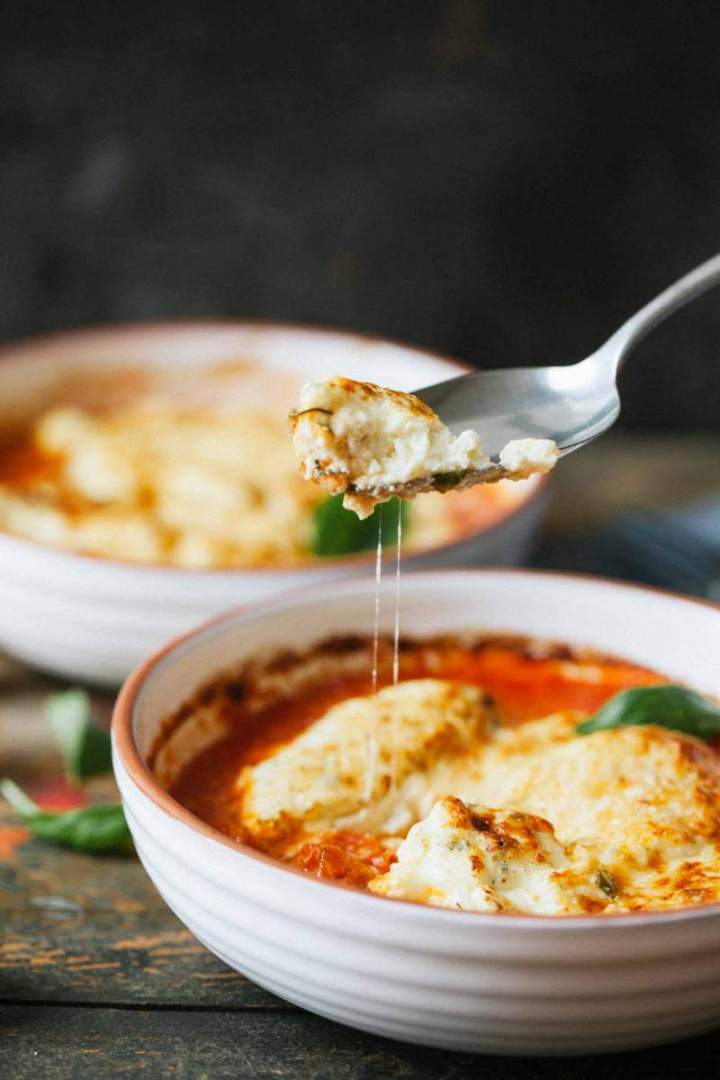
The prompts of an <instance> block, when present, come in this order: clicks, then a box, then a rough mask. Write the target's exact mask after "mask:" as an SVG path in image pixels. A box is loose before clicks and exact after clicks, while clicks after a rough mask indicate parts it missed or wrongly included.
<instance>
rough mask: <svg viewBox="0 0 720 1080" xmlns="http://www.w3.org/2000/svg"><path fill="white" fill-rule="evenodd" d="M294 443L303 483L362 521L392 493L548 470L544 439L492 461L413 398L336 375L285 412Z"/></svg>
mask: <svg viewBox="0 0 720 1080" xmlns="http://www.w3.org/2000/svg"><path fill="white" fill-rule="evenodd" d="M290 425H291V428H292V436H293V445H294V448H295V453H296V455H297V457H298V459H299V462H300V471H301V473H302V475H303V476H304V477H305V479H306V480H313V481H314V482H315V483H317V484H319V485H320V486H321V487H324V488H325V489H326V491H330V492H332V493H333V494H340V493H342V494H344V496H345V498H344V499H343V506H345V507H346V508H347V509H348V510H354V511H355V513H356V514H357V515H358V517H361V518H365V517H369V515H370V514H371V513H372V512H373V510H374V508H375V506H376V505H377V504H378V503H382V502H387V500H388V499H391V498H393V496H396V495H397V496H400V497H401V498H404V499H407V498H413V497H414V496H415V495H419V494H420V493H421V492H426V491H449V490H450V489H452V488H464V487H471V486H472V485H473V484H479V483H488V482H491V481H494V480H503V479H512V480H519V479H524V478H525V477H527V476H531V475H532V474H533V473H541V472H549V470H550V469H552V468H553V466H554V465H555V462H556V461H557V458H558V450H557V446H556V445H555V443H554V442H552V441H551V440H549V439H516V440H513V442H510V443H508V444H507V446H506V447H504V449H503V450H502V452H501V454H500V458H499V463H497V462H493V461H491V459H490V458H489V457H488V456H487V454H486V453H485V451H484V450H483V447H482V443H481V442H480V437H479V435H478V434H477V432H475V431H463V432H462V433H461V434H460V435H457V436H455V435H453V434H452V432H451V431H450V430H449V428H447V427H446V426H445V424H443V422H442V420H441V419H440V417H439V416H438V415H437V414H436V413H434V412H433V410H432V409H431V408H430V407H429V406H428V405H426V404H425V402H424V401H421V400H420V398H418V397H416V396H415V395H414V394H407V393H403V392H402V391H400V390H388V389H386V388H385V387H382V386H376V385H374V384H373V383H366V382H357V381H356V380H354V379H346V378H344V377H343V376H340V375H338V376H335V377H334V378H332V379H328V380H327V381H326V382H313V383H306V385H305V386H304V387H303V388H302V391H301V393H300V402H299V406H298V408H297V409H294V410H293V411H292V412H291V413H290Z"/></svg>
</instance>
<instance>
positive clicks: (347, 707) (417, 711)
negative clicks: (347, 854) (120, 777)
mask: <svg viewBox="0 0 720 1080" xmlns="http://www.w3.org/2000/svg"><path fill="white" fill-rule="evenodd" d="M493 723H494V714H493V711H492V709H491V708H490V707H489V706H488V702H487V699H486V697H485V696H484V695H483V693H482V692H481V691H480V690H478V689H477V688H476V687H471V686H463V685H461V684H458V683H451V682H443V681H441V680H439V679H416V680H413V681H411V682H404V683H400V684H398V685H397V686H392V687H387V688H386V689H385V690H381V691H380V692H379V693H377V694H375V695H372V696H371V697H364V698H352V699H350V700H348V701H344V702H342V703H341V704H340V705H336V706H334V707H333V708H332V709H330V710H329V712H327V713H326V715H325V716H324V717H323V718H322V719H321V720H319V721H317V722H316V723H315V724H313V726H312V727H310V728H309V729H308V730H307V731H306V732H304V733H303V734H302V735H300V736H299V737H298V738H296V739H295V740H294V741H293V742H292V743H290V745H288V746H287V747H285V748H284V749H282V750H281V751H280V752H279V753H277V754H276V755H275V756H274V757H271V758H269V759H267V760H266V761H263V762H261V764H259V765H256V766H255V767H253V768H250V769H246V770H244V771H243V773H242V774H241V776H240V778H239V781H238V784H239V786H240V788H241V789H242V790H243V791H244V797H243V803H242V824H243V825H244V827H245V828H246V829H247V830H248V831H249V832H250V834H251V836H253V837H254V838H255V840H256V841H257V842H260V843H262V844H267V843H268V842H271V841H273V840H277V839H278V838H279V837H281V836H285V835H292V834H293V833H294V832H296V831H297V829H298V828H299V827H300V826H305V827H306V828H308V829H311V830H312V829H315V830H322V829H327V828H329V827H331V828H338V829H343V828H345V829H346V828H354V829H359V830H362V831H364V832H373V833H381V834H395V833H401V834H402V833H404V832H406V831H407V829H408V828H409V827H410V825H412V824H413V822H414V821H417V820H418V818H419V817H421V816H423V815H424V814H425V813H427V812H428V810H429V809H430V807H431V806H432V802H433V799H434V798H435V796H436V795H437V794H439V793H441V792H442V791H444V790H445V789H446V785H447V783H452V779H453V776H452V773H453V768H454V767H458V763H462V762H463V761H464V760H465V759H466V758H467V754H468V752H469V751H470V749H471V748H472V747H477V746H478V745H480V744H482V743H483V742H484V741H485V740H486V739H487V738H489V737H490V734H491V730H492V726H493ZM459 767H462V766H461V764H460V766H459Z"/></svg>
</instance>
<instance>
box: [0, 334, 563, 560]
mask: <svg viewBox="0 0 720 1080" xmlns="http://www.w3.org/2000/svg"><path fill="white" fill-rule="evenodd" d="M203 330H209V331H215V330H228V331H229V330H237V331H238V332H242V331H243V330H254V331H259V332H261V333H262V332H263V331H270V332H275V331H279V332H280V333H287V334H309V335H312V336H317V337H325V338H340V339H341V340H346V341H348V342H352V341H358V340H359V341H363V342H366V343H367V344H370V345H376V346H390V347H391V348H395V349H399V350H401V351H403V352H406V353H415V354H416V355H419V356H422V357H425V358H426V359H428V360H433V361H436V362H438V363H440V364H442V365H443V366H448V367H450V368H453V369H455V372H456V373H457V372H459V371H465V372H466V373H468V374H469V373H471V372H473V371H474V370H475V368H473V367H471V366H470V365H469V364H467V363H465V362H464V361H462V360H455V359H453V357H451V356H446V355H445V354H444V353H439V352H434V351H433V350H431V349H424V348H420V347H416V346H414V345H410V344H407V343H406V342H403V341H397V340H394V339H393V338H387V337H383V336H382V335H378V334H372V333H366V332H364V331H361V330H360V331H357V330H343V329H338V330H336V329H334V328H333V327H329V326H321V325H318V326H316V325H314V324H312V323H299V322H298V323H295V322H275V321H273V320H272V319H178V320H172V319H162V320H153V319H150V320H148V321H143V320H140V321H138V322H128V323H107V324H99V325H97V326H85V327H80V328H78V329H76V330H57V331H50V332H49V333H45V334H31V335H29V336H28V337H25V338H19V339H18V340H17V341H13V342H7V343H6V344H3V345H0V365H8V366H11V365H12V364H13V362H17V363H22V364H27V363H32V360H33V357H32V355H29V354H31V352H32V349H33V348H34V347H36V346H39V347H41V348H47V347H48V346H53V345H54V344H55V343H57V344H58V345H62V343H63V342H64V341H67V342H68V344H69V343H71V342H72V341H73V340H77V339H82V340H85V341H92V339H93V338H98V339H107V338H122V337H124V336H125V335H127V334H128V333H130V334H133V333H142V334H148V335H150V336H155V335H157V336H162V335H164V334H167V333H171V332H179V333H183V332H188V331H200V332H202V331H203ZM117 364H118V365H119V366H130V364H131V361H130V360H129V359H128V360H125V361H121V360H119V359H118V360H117ZM532 479H533V484H532V486H530V487H528V488H527V489H526V491H525V492H524V493H523V494H522V495H521V497H520V498H519V499H518V500H517V502H516V503H514V504H510V505H508V506H507V507H503V508H501V510H500V511H499V513H498V516H497V518H496V519H495V520H493V521H492V522H491V523H490V524H488V525H484V526H478V527H473V528H469V529H468V530H467V531H465V532H463V533H461V534H460V535H459V536H457V537H456V538H455V539H453V540H448V541H443V542H442V543H440V544H428V545H426V546H424V547H419V548H417V549H416V550H415V551H412V552H408V553H407V558H408V559H415V558H424V557H428V556H435V555H438V556H442V555H443V554H444V553H446V552H448V551H452V550H453V549H455V548H457V547H459V546H460V545H462V544H465V543H468V542H470V541H471V540H473V539H474V538H476V537H479V536H492V534H493V533H494V532H495V531H497V530H498V529H501V528H503V527H504V526H505V525H506V524H507V522H508V521H510V520H511V519H512V518H514V517H515V516H516V515H517V514H520V513H522V512H523V511H524V510H525V509H526V508H527V507H529V506H531V505H533V504H535V503H537V502H538V500H540V499H541V498H542V497H543V496H544V494H545V492H546V490H547V487H548V484H549V483H550V482H551V481H550V475H549V474H547V475H538V476H535V477H533V478H532ZM3 546H5V547H9V548H10V549H11V550H12V547H15V549H16V550H22V551H24V552H30V553H32V552H33V551H34V552H40V553H42V555H43V557H46V556H47V555H48V554H50V555H51V556H53V558H54V559H57V560H58V561H59V562H65V561H66V560H70V561H71V563H72V564H74V565H77V564H78V561H79V562H80V563H84V564H85V565H87V564H91V565H93V566H104V567H109V568H111V569H113V570H114V571H122V570H127V571H132V572H134V571H139V572H141V573H158V572H159V573H163V574H164V575H173V574H174V575H177V576H178V577H181V578H185V577H186V575H188V576H189V577H190V578H192V579H198V580H203V579H204V578H205V577H212V579H213V580H215V579H216V578H219V579H220V580H222V577H223V575H225V576H226V577H232V578H235V577H237V576H238V575H259V574H265V575H275V574H278V575H286V574H298V573H301V574H305V573H310V574H312V573H313V572H314V571H320V570H324V569H329V570H332V569H333V568H337V569H338V571H342V569H343V568H344V567H348V568H353V567H357V566H370V565H371V564H372V563H373V562H374V560H375V552H374V551H368V552H363V553H358V554H356V555H333V556H330V557H325V556H323V557H322V558H315V559H303V560H302V561H300V562H296V563H281V564H279V565H276V566H273V565H270V566H236V567H222V566H218V567H193V566H174V565H172V564H168V563H143V562H132V561H130V560H123V559H110V558H106V557H105V556H103V555H88V554H83V553H82V552H79V551H69V550H66V549H64V548H60V547H54V546H53V545H51V544H44V543H42V542H41V541H39V540H32V539H30V538H29V537H23V536H16V535H15V534H14V533H9V532H5V531H3V530H0V548H2V547H3Z"/></svg>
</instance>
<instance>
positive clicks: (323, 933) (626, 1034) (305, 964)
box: [113, 570, 720, 1054]
mask: <svg viewBox="0 0 720 1080" xmlns="http://www.w3.org/2000/svg"><path fill="white" fill-rule="evenodd" d="M393 588H394V583H393V582H387V583H386V585H385V587H384V592H385V597H384V599H385V601H386V602H385V603H384V611H385V613H386V614H387V616H388V620H386V629H388V628H389V620H391V617H392V606H393V605H392V594H393ZM373 604H374V583H373V582H371V581H369V580H363V581H345V582H340V583H335V584H334V585H333V586H332V587H328V586H320V587H317V588H315V589H313V590H311V591H308V590H304V589H303V590H301V591H298V592H297V593H295V594H294V595H287V596H284V597H276V598H272V599H270V600H266V601H265V602H263V603H261V604H257V605H255V606H254V607H250V608H246V609H245V610H242V611H235V612H231V613H230V614H229V615H226V616H223V617H221V618H220V619H218V620H216V621H214V622H212V623H209V624H208V625H207V626H205V627H202V628H201V629H199V630H196V631H195V632H194V633H192V634H190V635H188V636H187V637H185V638H183V639H181V640H179V641H178V642H176V643H174V644H171V645H169V646H168V647H167V648H166V649H165V650H164V651H162V652H161V653H158V654H157V655H156V656H155V657H153V658H152V659H150V660H149V661H147V662H146V663H145V664H144V665H143V666H142V667H141V668H140V669H139V670H138V671H137V672H135V674H134V675H133V676H132V677H131V678H130V679H129V681H128V682H127V684H126V685H125V687H124V689H123V691H122V693H121V695H120V698H119V700H118V704H117V708H116V713H115V719H114V724H113V739H114V751H115V773H116V777H117V781H118V784H119V786H120V791H121V793H122V798H123V802H124V805H125V809H126V813H127V818H128V821H129V824H130V828H131V830H132V833H133V836H134V838H135V843H136V845H137V849H138V852H139V854H140V857H141V859H142V861H143V863H144V865H145V868H146V869H147V872H148V873H149V875H150V877H151V878H152V880H153V881H154V882H155V884H156V886H157V887H158V889H159V890H160V892H161V893H162V895H163V896H164V897H165V899H166V900H167V902H168V904H169V905H170V907H171V908H172V909H173V910H174V911H175V912H176V913H177V915H178V916H179V917H180V918H181V919H182V921H183V922H184V923H185V924H186V925H187V926H188V927H189V928H190V930H191V931H192V932H193V933H194V934H195V935H196V936H197V937H198V938H199V940H200V941H202V942H204V943H205V944H206V945H207V947H208V948H209V949H211V950H212V951H213V952H214V953H216V954H217V955H218V956H219V957H221V958H222V959H223V960H225V961H226V962H227V963H228V964H230V965H231V966H232V967H234V968H237V969H238V970H239V971H242V972H243V973H244V974H246V975H248V976H249V977H250V978H251V979H254V980H255V981H256V982H258V983H260V984H261V985H262V986H265V987H267V988H268V989H269V990H272V991H274V992H275V993H277V994H279V995H280V996H281V997H284V998H287V999H288V1000H289V1001H292V1002H295V1003H296V1004H298V1005H302V1006H304V1007H305V1008H308V1009H311V1010H312V1011H314V1012H317V1013H320V1014H321V1015H323V1016H327V1017H331V1018H332V1019H334V1020H339V1021H341V1022H342V1023H346V1024H350V1025H352V1026H354V1027H357V1028H361V1029H364V1030H367V1031H372V1032H376V1033H378V1034H380V1035H387V1036H391V1037H394V1038H398V1039H405V1040H408V1041H410V1042H417V1043H425V1044H428V1045H432V1046H442V1047H448V1048H453V1049H462V1050H473V1051H483V1052H492V1053H507V1054H570V1053H592V1052H597V1051H605V1050H619V1049H623V1048H629V1047H639V1046H645V1045H648V1044H652V1043H655V1042H662V1041H665V1040H671V1039H675V1038H678V1037H680V1036H683V1035H689V1034H692V1033H695V1032H700V1031H703V1030H705V1029H707V1028H710V1027H712V1026H713V1025H715V1024H717V1023H718V1022H720V991H719V990H718V986H720V904H711V905H706V906H702V907H696V908H686V909H684V910H680V911H674V912H660V913H654V914H653V913H635V914H629V915H615V916H612V915H611V916H605V917H601V916H594V917H591V916H586V917H568V918H551V917H542V916H522V915H485V914H471V913H465V912H456V911H445V910H440V909H436V908H430V907H423V906H422V905H418V904H411V903H406V902H404V901H397V900H384V899H380V898H379V897H374V896H372V895H370V894H367V893H364V892H362V891H360V890H356V889H353V888H349V887H346V886H342V885H336V884H330V883H327V882H322V881H318V880H317V879H315V878H313V877H311V876H308V875H306V874H304V873H303V872H301V871H297V870H293V869H288V868H287V867H283V866H282V865H280V864H279V863H276V862H274V861H273V860H271V859H269V858H266V857H264V856H261V855H259V854H258V853H257V852H254V851H252V850H251V849H249V848H243V847H242V846H240V845H238V844H235V843H233V842H231V841H230V840H228V839H227V838H225V837H223V836H222V835H221V834H220V833H217V832H216V831H214V830H213V829H212V828H210V827H209V826H207V825H204V824H203V823H202V822H200V821H199V820H198V819H196V818H195V817H193V815H192V814H190V813H189V812H188V811H186V810H184V809H183V808H182V807H181V806H179V805H178V804H177V803H176V802H175V801H174V800H173V799H172V798H171V797H170V796H169V795H167V794H166V793H165V792H164V791H163V790H162V789H161V788H160V786H159V785H158V784H157V782H156V781H155V780H154V778H153V776H152V775H151V773H150V771H149V769H148V768H147V766H146V764H145V757H146V755H147V753H148V750H149V748H150V747H151V746H152V744H153V741H154V739H155V737H156V736H157V734H158V732H159V730H160V726H161V723H162V721H163V719H164V718H165V717H167V716H168V714H170V713H172V712H173V711H174V710H175V709H177V708H178V707H179V706H180V705H181V704H182V703H183V702H184V701H185V700H187V699H188V698H189V697H190V695H191V694H192V693H193V691H194V690H195V689H197V688H198V687H199V686H200V685H202V684H203V683H204V682H205V681H206V680H208V679H209V678H210V677H212V676H213V674H215V673H219V672H220V671H221V670H222V669H224V668H227V667H230V666H232V665H233V664H235V663H237V662H238V661H241V660H243V659H244V658H246V657H248V656H251V655H253V654H254V653H256V651H257V650H259V649H264V648H265V647H282V646H287V645H295V646H297V645H298V644H300V645H303V646H304V645H311V644H312V643H313V642H315V641H317V640H319V639H322V638H323V637H325V636H326V635H332V634H337V633H344V632H347V631H352V632H354V633H369V632H370V631H371V627H372V618H373ZM402 619H403V631H404V632H405V633H407V634H409V635H412V634H417V635H423V634H434V633H438V632H442V631H457V630H462V629H473V630H480V629H483V630H487V631H491V632H492V631H504V632H512V633H519V634H528V635H531V636H539V637H543V638H548V637H549V638H555V639H559V640H564V641H568V642H570V643H572V644H576V645H586V646H590V647H593V648H595V649H599V650H601V651H603V652H611V653H616V654H618V655H620V656H621V657H626V658H628V659H630V660H633V661H635V662H637V663H639V664H643V665H648V666H649V667H651V668H656V669H658V670H659V671H661V672H663V673H665V674H667V675H669V676H671V677H672V678H674V679H678V680H682V681H686V682H688V683H689V684H690V685H692V686H694V687H696V688H697V689H699V690H701V691H705V692H708V693H713V694H720V609H718V608H716V607H714V606H711V605H707V604H703V603H701V602H698V601H692V600H686V599H682V598H679V597H675V596H671V595H669V594H663V593H659V592H655V591H651V590H646V589H641V588H635V587H632V586H627V585H622V584H617V583H613V582H609V581H601V580H594V579H590V578H579V577H573V576H563V575H553V574H543V573H533V572H529V571H507V570H505V571H502V570H486V571H482V570H455V571H442V572H434V573H422V574H412V575H406V576H405V577H404V579H403V583H402ZM299 627H302V631H301V632H299Z"/></svg>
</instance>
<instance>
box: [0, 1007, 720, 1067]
mask: <svg viewBox="0 0 720 1080" xmlns="http://www.w3.org/2000/svg"><path fill="white" fill-rule="evenodd" d="M0 1043H1V1044H2V1055H3V1056H2V1060H3V1065H2V1073H3V1077H5V1078H7V1080H25V1078H26V1077H28V1076H32V1077H33V1078H34V1080H59V1078H62V1077H70V1076H72V1080H86V1078H87V1080H97V1078H98V1077H104V1076H126V1075H135V1074H137V1073H139V1072H145V1074H146V1075H148V1076H152V1077H158V1078H164V1077H172V1078H173V1080H191V1078H192V1080H196V1078H198V1077H211V1078H212V1080H221V1078H223V1077H233V1078H244V1077H248V1078H249V1077H252V1078H253V1080H271V1078H272V1080H278V1078H281V1080H282V1078H283V1077H288V1078H293V1080H299V1078H302V1080H371V1078H372V1080H374V1078H378V1077H383V1078H387V1080H393V1078H398V1080H460V1078H461V1077H482V1078H483V1080H607V1076H608V1075H612V1077H613V1080H671V1078H672V1080H676V1078H678V1077H682V1076H687V1077H690V1076H703V1077H708V1078H712V1077H717V1076H718V1075H719V1070H718V1059H719V1056H720V1055H719V1053H718V1052H719V1051H720V1035H719V1034H714V1035H708V1036H705V1037H703V1038H700V1039H695V1040H693V1041H691V1042H685V1043H678V1044H676V1045H675V1046H671V1047H662V1048H660V1049H655V1050H646V1051H642V1052H638V1053H633V1054H622V1055H617V1056H613V1057H594V1058H575V1059H563V1060H561V1061H559V1060H557V1059H556V1060H553V1059H546V1060H538V1059H523V1058H491V1057H478V1056H473V1055H468V1054H456V1053H450V1052H447V1051H441V1050H432V1049H427V1048H423V1047H413V1046H407V1045H404V1044H402V1043H397V1042H394V1041H391V1040H388V1039H380V1038H377V1037H375V1036H372V1035H365V1034H362V1033H360V1032H356V1031H352V1030H350V1029H349V1028H344V1027H341V1026H340V1025H339V1024H334V1023H332V1022H330V1021H327V1020H322V1019H321V1018H319V1017H316V1016H311V1015H310V1014H306V1013H301V1012H289V1013H280V1014H272V1013H265V1012H243V1013H226V1012H225V1013H224V1012H220V1011H218V1012H188V1011H185V1010H178V1011H160V1010H142V1009H133V1010H117V1009H104V1008H98V1009H90V1008H83V1007H71V1008H58V1007H54V1006H52V1007H38V1006H32V1007H22V1006H0Z"/></svg>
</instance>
